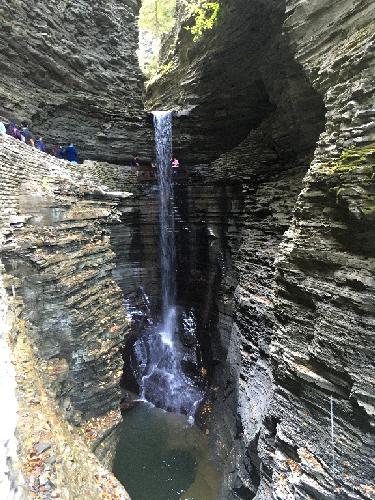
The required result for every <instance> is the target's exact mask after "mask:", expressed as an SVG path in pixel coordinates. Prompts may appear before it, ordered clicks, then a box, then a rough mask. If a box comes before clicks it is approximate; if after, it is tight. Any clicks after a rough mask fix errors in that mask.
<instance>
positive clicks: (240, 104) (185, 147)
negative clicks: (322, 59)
mask: <svg viewBox="0 0 375 500" xmlns="http://www.w3.org/2000/svg"><path fill="white" fill-rule="evenodd" d="M284 17H285V4H284V3H283V2H282V1H280V0H274V1H271V2H269V1H262V0H260V1H256V2H248V1H245V0H235V1H233V0H232V1H229V0H224V1H223V2H221V14H220V18H219V21H218V24H217V26H215V28H214V29H213V30H212V31H211V32H208V33H207V34H206V35H205V36H204V37H203V38H202V39H201V40H199V41H198V42H197V43H194V42H193V41H192V39H191V35H190V33H189V32H188V31H186V30H185V26H186V25H187V24H188V23H189V20H188V19H186V17H184V16H183V15H182V18H181V19H180V20H179V24H178V26H177V28H176V32H175V33H174V36H175V39H174V40H172V42H171V46H170V47H168V49H169V50H166V49H165V55H164V61H163V62H164V66H162V69H161V73H160V76H159V78H158V79H156V80H155V81H154V82H152V83H151V84H150V85H149V87H148V89H147V103H146V104H147V107H148V108H149V109H157V108H161V109H172V110H176V111H178V110H191V111H190V114H189V115H188V116H180V117H177V118H176V120H175V131H174V149H175V151H176V153H177V154H178V155H180V156H181V159H182V160H183V161H184V162H187V163H193V164H197V163H207V162H208V161H212V160H214V159H216V158H217V157H218V156H219V155H220V154H221V153H223V152H226V151H229V150H230V149H232V148H233V147H234V146H237V145H238V144H239V143H240V142H241V141H242V140H243V139H245V138H246V136H247V135H248V133H249V131H250V130H251V129H254V128H257V127H258V126H259V125H260V124H261V123H262V122H264V120H266V119H268V122H267V129H268V131H269V133H270V134H271V136H272V138H273V141H274V144H273V147H274V148H275V151H276V152H277V153H278V154H279V156H283V157H284V160H285V161H286V160H289V159H290V158H294V157H295V156H298V154H301V152H302V151H304V152H309V151H310V150H311V144H312V143H314V142H315V141H316V140H317V138H318V135H319V133H320V132H321V130H322V123H323V119H324V107H323V104H322V101H321V99H320V98H319V96H318V94H317V93H316V92H315V91H314V90H313V89H312V88H311V85H310V84H309V83H308V82H307V79H306V76H305V74H304V73H303V71H302V68H301V67H300V65H299V64H297V63H296V62H295V60H294V58H293V56H292V54H291V53H290V50H289V47H288V39H287V37H286V36H283V35H282V23H283V20H284Z"/></svg>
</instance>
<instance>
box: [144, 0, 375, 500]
mask: <svg viewBox="0 0 375 500" xmlns="http://www.w3.org/2000/svg"><path fill="white" fill-rule="evenodd" d="M221 9H222V17H221V18H220V19H219V24H218V25H217V27H216V28H215V30H214V32H213V33H209V34H208V35H207V36H205V37H204V38H203V39H202V40H201V42H198V43H197V44H196V45H194V44H193V43H192V42H191V40H190V39H189V35H188V33H186V31H184V29H183V23H184V21H182V24H181V30H180V31H178V28H177V31H176V32H175V37H176V38H175V42H176V45H175V47H173V44H172V46H170V47H169V52H168V50H165V54H166V56H165V57H166V59H165V61H166V63H168V62H169V63H170V64H169V65H168V64H166V66H165V68H164V73H163V74H162V75H160V78H159V79H158V80H157V81H156V82H155V83H154V84H153V85H152V86H150V88H149V89H148V92H149V94H148V97H149V103H150V104H149V105H150V106H155V105H156V104H157V105H158V106H159V107H161V106H164V107H165V108H173V107H174V106H178V107H179V109H191V114H190V116H189V117H188V116H183V117H181V118H180V121H179V123H178V124H177V143H178V144H179V145H180V150H179V152H180V155H181V157H183V158H185V159H186V161H188V162H189V161H191V162H198V163H208V161H209V160H212V159H213V158H215V157H216V159H215V161H214V162H212V163H211V164H210V165H208V166H204V167H203V168H202V172H204V174H205V175H206V176H208V177H210V178H211V179H212V178H213V179H216V180H217V181H218V182H228V179H231V181H233V180H237V181H240V182H242V185H243V195H244V210H243V213H242V222H241V228H242V230H241V245H240V248H239V249H238V250H236V249H235V248H234V249H233V250H234V252H233V255H232V258H233V259H234V269H232V270H231V272H230V273H229V274H227V276H226V278H225V280H224V281H223V283H222V293H221V294H220V295H219V297H218V300H219V302H218V307H219V310H220V316H219V321H220V329H221V335H222V338H223V339H224V342H223V346H224V347H225V352H224V354H223V353H222V357H221V359H222V362H223V366H224V368H225V369H224V370H223V372H222V375H221V380H219V384H221V387H222V390H221V391H219V394H220V396H219V397H220V398H221V403H222V404H221V405H219V406H220V408H221V409H222V411H221V414H220V416H219V418H218V422H219V424H220V426H219V427H218V429H219V435H220V438H219V439H222V440H223V442H226V443H227V444H228V443H229V442H231V443H232V451H231V453H230V454H229V455H228V457H227V470H226V479H225V484H224V486H223V493H222V497H223V498H225V499H226V500H227V499H228V498H233V499H235V498H237V499H238V498H255V497H256V498H259V499H269V498H280V499H284V498H306V499H307V498H335V497H336V498H353V499H354V498H374V489H373V485H372V478H373V477H374V470H373V461H372V459H371V452H370V450H371V448H373V447H374V439H373V401H374V389H373V388H374V384H373V380H372V378H373V377H372V373H373V371H374V366H373V360H372V358H371V354H370V353H371V347H370V343H371V340H370V338H371V331H372V330H373V323H374V316H373V310H374V307H373V305H374V304H373V281H372V279H373V271H374V270H373V266H374V248H373V243H372V239H373V233H374V221H373V206H374V184H373V168H374V160H373V157H374V146H373V142H374V110H373V101H374V94H373V85H372V84H371V82H372V80H373V75H374V55H373V47H374V35H373V27H374V19H375V13H374V7H373V6H372V5H370V4H369V3H368V2H362V1H360V0H359V1H356V2H354V3H353V2H340V3H338V2H334V3H330V4H329V5H325V4H323V3H320V2H312V3H311V2H310V3H309V4H306V3H305V2H299V1H296V2H292V1H291V2H287V5H285V4H284V3H283V2H280V1H275V2H267V5H266V4H265V3H263V2H252V3H251V4H249V3H248V2H246V3H245V2H241V1H235V2H233V1H232V2H230V4H229V2H225V1H223V2H222V7H221ZM242 23H243V24H242ZM245 27H246V29H245ZM282 33H284V34H282ZM239 61H241V62H239ZM219 68H220V70H219ZM174 81H177V82H178V86H177V85H175V86H174V85H173V82H174ZM254 88H255V90H254ZM234 96H235V97H234ZM254 96H257V98H256V102H253V101H252V98H253V97H254ZM221 98H222V100H221ZM323 102H324V105H325V108H326V111H327V114H326V125H325V130H324V121H323V114H322V111H323ZM242 111H245V112H244V113H243V115H244V116H243V115H242ZM241 117H242V118H244V117H245V119H244V120H241ZM323 130H324V132H323ZM319 132H323V133H322V134H321V136H320V139H319V141H318V135H319ZM317 141H318V142H317ZM215 143H216V146H217V148H216V152H215V149H214V144H215ZM233 146H235V147H234V149H233ZM178 147H179V146H178V145H177V146H176V150H177V148H178ZM189 149H190V150H189ZM314 150H315V153H314ZM220 152H222V153H223V154H222V155H221V156H220V157H219V158H217V156H218V153H220ZM312 159H313V162H312V164H311V165H310V167H309V164H310V162H311V160H312ZM307 170H308V173H307V175H306V177H305V179H304V181H303V183H302V179H303V177H304V174H305V173H306V171H307ZM299 193H300V194H299ZM297 199H298V200H297ZM296 200H297V203H296ZM295 203H296V205H295ZM294 205H295V208H294V209H293V207H294ZM290 224H291V225H290ZM288 228H289V229H288ZM287 229H288V231H287V232H286V234H285V236H284V237H283V233H284V231H286V230H287ZM280 244H281V246H280ZM331 409H332V412H331ZM332 421H333V424H332ZM332 425H333V432H332Z"/></svg>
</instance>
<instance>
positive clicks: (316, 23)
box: [261, 2, 375, 498]
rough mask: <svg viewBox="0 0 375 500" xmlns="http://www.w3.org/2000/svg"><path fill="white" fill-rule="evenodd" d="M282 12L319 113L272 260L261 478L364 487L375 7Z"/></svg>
mask: <svg viewBox="0 0 375 500" xmlns="http://www.w3.org/2000/svg"><path fill="white" fill-rule="evenodd" d="M287 13H288V18H287V20H286V28H287V31H288V33H289V36H290V39H291V41H292V46H293V48H294V50H295V53H296V58H297V59H298V60H299V61H300V62H301V63H302V64H303V66H304V67H305V69H306V72H307V74H308V75H309V77H310V79H311V82H312V83H313V85H314V86H315V88H317V89H318V90H319V91H320V92H321V93H322V94H323V95H324V99H325V103H326V107H327V110H328V112H327V125H326V130H325V132H324V133H323V134H322V136H321V138H320V141H319V143H318V147H317V150H316V152H315V158H314V161H313V163H312V165H311V167H310V170H309V172H308V175H307V176H306V179H305V181H304V189H303V191H302V193H301V195H300V196H299V198H298V202H297V205H296V209H295V214H294V220H293V223H292V226H291V228H290V229H289V231H288V232H287V233H286V235H285V238H284V241H283V244H282V246H281V249H280V254H279V256H278V258H277V261H276V269H277V274H276V304H275V312H276V319H277V321H276V324H275V330H274V336H273V341H272V343H271V357H272V361H273V365H274V373H275V397H274V400H273V403H272V405H271V409H270V415H269V420H268V426H267V427H266V429H267V430H266V431H265V433H264V441H263V444H262V445H261V448H262V449H263V454H262V456H263V457H264V458H265V463H266V468H265V470H266V474H265V476H264V477H265V483H266V484H268V486H271V489H272V491H275V492H276V493H277V494H278V495H279V497H281V496H282V495H286V494H289V495H295V496H296V497H302V498H309V497H312V498H333V497H334V496H335V495H336V497H338V498H374V496H375V490H374V487H373V480H372V479H373V477H374V473H375V471H374V463H373V460H372V459H371V457H372V451H371V450H373V448H374V444H375V441H374V434H373V426H374V421H373V418H374V409H373V408H374V407H373V405H374V387H375V385H374V380H373V372H374V365H373V357H372V355H371V340H370V339H371V337H372V335H373V328H374V295H373V291H374V288H373V286H374V282H373V276H374V265H375V260H374V255H375V253H374V245H373V235H374V230H375V226H374V218H373V206H374V201H375V200H374V175H373V174H374V154H375V153H374V151H375V146H374V138H375V129H374V110H373V102H374V89H373V77H374V65H375V61H374V54H373V47H374V29H373V28H374V20H375V9H374V6H373V5H370V4H368V3H367V2H354V4H353V3H352V2H350V3H349V2H347V3H346V2H341V3H340V5H339V4H330V5H329V6H328V5H320V4H319V3H317V4H311V5H309V6H307V5H302V3H300V2H295V3H292V2H290V4H289V6H288V11H287ZM302 24H303V26H304V27H303V28H302ZM328 28H329V29H328ZM331 398H332V399H331ZM331 405H332V406H331ZM331 411H332V414H330V413H331ZM332 419H333V423H332ZM331 423H332V428H331ZM264 443H267V444H266V445H264ZM271 443H272V444H271ZM270 444H271V446H270ZM263 446H264V447H263ZM270 448H271V449H273V451H274V454H273V459H271V460H270V455H269V451H270ZM266 457H267V458H266ZM271 471H273V472H272V478H271V474H270V472H271ZM292 478H293V483H292ZM262 491H263V492H264V496H265V498H267V495H266V491H267V487H265V489H264V490H262Z"/></svg>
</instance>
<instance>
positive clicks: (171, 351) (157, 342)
mask: <svg viewBox="0 0 375 500" xmlns="http://www.w3.org/2000/svg"><path fill="white" fill-rule="evenodd" d="M154 126H155V146H156V158H157V164H158V181H159V195H160V209H159V223H160V272H161V298H162V314H161V320H160V321H159V322H156V323H154V322H153V321H152V322H151V323H150V325H149V328H148V329H147V331H146V332H145V333H144V334H143V335H142V336H141V337H140V338H139V339H138V340H137V342H136V343H135V346H134V352H135V355H136V358H137V362H138V365H139V385H140V388H141V396H142V398H143V399H144V400H146V401H148V402H150V403H153V404H154V405H155V406H157V407H159V408H162V409H165V410H168V411H171V412H177V413H185V414H186V415H188V416H189V417H190V418H191V419H192V418H193V417H194V414H195V411H196V408H197V406H198V404H199V402H200V401H201V399H202V397H203V393H202V391H201V389H199V388H198V387H196V385H195V383H194V381H193V380H192V379H191V378H190V377H189V376H188V375H187V374H186V373H184V370H183V364H184V360H186V359H187V357H188V355H189V352H188V349H187V348H186V347H184V346H183V345H182V343H181V341H180V339H179V326H178V324H177V323H178V322H177V312H178V308H177V305H176V250H175V223H174V199H173V178H172V166H171V156H172V114H171V113H169V112H154ZM179 314H180V316H181V318H182V317H183V315H184V312H183V311H180V312H179ZM180 323H181V322H180Z"/></svg>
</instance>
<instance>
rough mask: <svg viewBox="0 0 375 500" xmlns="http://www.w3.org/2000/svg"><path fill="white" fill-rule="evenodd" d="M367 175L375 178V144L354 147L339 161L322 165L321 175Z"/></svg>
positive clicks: (343, 154) (346, 151) (342, 155)
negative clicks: (356, 173)
mask: <svg viewBox="0 0 375 500" xmlns="http://www.w3.org/2000/svg"><path fill="white" fill-rule="evenodd" d="M356 171H358V173H361V174H365V176H366V177H369V178H374V176H375V144H370V145H369V146H364V147H353V148H350V149H346V150H344V151H343V152H342V153H341V156H340V158H339V160H337V161H336V162H334V163H328V164H325V165H322V166H321V168H320V173H322V174H324V175H342V174H348V173H355V172H356Z"/></svg>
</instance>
